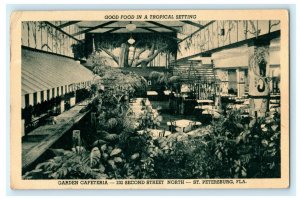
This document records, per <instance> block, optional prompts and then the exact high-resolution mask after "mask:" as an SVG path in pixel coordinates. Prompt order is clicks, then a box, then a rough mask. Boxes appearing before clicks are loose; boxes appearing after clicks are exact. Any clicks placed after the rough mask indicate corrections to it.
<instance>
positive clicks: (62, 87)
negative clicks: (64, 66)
mask: <svg viewBox="0 0 300 200" xmlns="http://www.w3.org/2000/svg"><path fill="white" fill-rule="evenodd" d="M60 90H61V92H60V93H61V95H63V94H64V86H61V87H60Z"/></svg>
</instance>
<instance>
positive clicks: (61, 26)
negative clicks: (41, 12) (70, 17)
mask: <svg viewBox="0 0 300 200" xmlns="http://www.w3.org/2000/svg"><path fill="white" fill-rule="evenodd" d="M78 22H80V21H69V22H66V23H64V24H61V25H59V26H57V27H58V28H65V27H67V26H71V25H73V24H77V23H78Z"/></svg>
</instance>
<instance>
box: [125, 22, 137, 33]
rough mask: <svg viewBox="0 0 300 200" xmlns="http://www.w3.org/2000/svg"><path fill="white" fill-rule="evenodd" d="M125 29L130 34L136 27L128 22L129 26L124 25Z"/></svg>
mask: <svg viewBox="0 0 300 200" xmlns="http://www.w3.org/2000/svg"><path fill="white" fill-rule="evenodd" d="M126 29H127V30H128V31H130V32H132V31H134V30H135V29H136V25H135V24H132V23H131V22H129V24H127V25H126Z"/></svg>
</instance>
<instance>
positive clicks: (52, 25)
mask: <svg viewBox="0 0 300 200" xmlns="http://www.w3.org/2000/svg"><path fill="white" fill-rule="evenodd" d="M44 23H45V24H47V25H48V26H51V27H53V28H55V29H56V30H58V31H60V32H61V33H63V34H65V35H67V36H69V37H70V38H72V39H74V40H76V41H77V42H82V41H81V40H78V39H77V38H76V37H74V36H73V35H70V34H69V33H67V32H65V31H64V30H62V29H60V28H58V27H57V26H55V25H54V24H52V23H50V22H48V21H44Z"/></svg>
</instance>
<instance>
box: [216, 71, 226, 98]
mask: <svg viewBox="0 0 300 200" xmlns="http://www.w3.org/2000/svg"><path fill="white" fill-rule="evenodd" d="M215 73H216V76H217V77H218V79H220V80H221V82H220V90H219V91H220V93H221V94H227V93H228V71H227V70H222V69H216V70H215Z"/></svg>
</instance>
